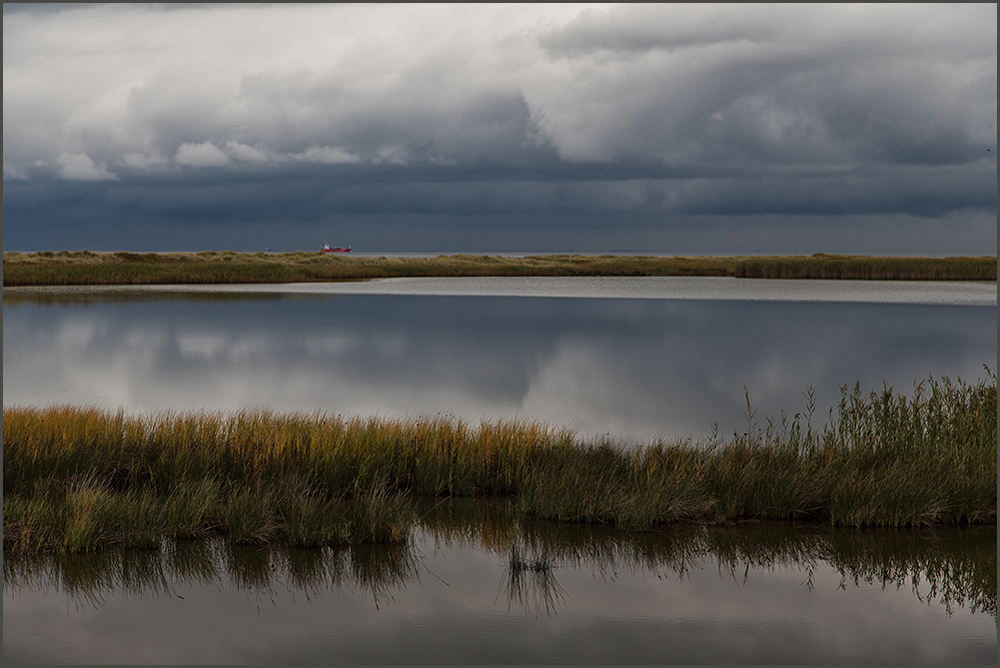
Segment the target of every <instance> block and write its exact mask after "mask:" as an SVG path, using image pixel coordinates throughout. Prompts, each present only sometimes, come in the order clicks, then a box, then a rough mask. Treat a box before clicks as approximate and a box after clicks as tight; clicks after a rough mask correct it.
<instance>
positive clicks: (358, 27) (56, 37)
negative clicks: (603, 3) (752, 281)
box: [4, 5, 996, 253]
mask: <svg viewBox="0 0 1000 668" xmlns="http://www.w3.org/2000/svg"><path fill="white" fill-rule="evenodd" d="M995 146H996V7H995V6H978V7H958V8H954V7H951V6H931V7H926V6H921V7H907V8H902V9H897V8H894V7H870V6H865V7H860V8H858V7H849V8H840V7H805V6H797V7H792V8H785V7H770V6H769V7H761V6H750V7H730V6H726V7H716V6H709V7H691V6H687V7H677V6H666V5H643V6H614V7H610V8H597V7H593V8H589V9H584V10H582V11H579V10H576V9H571V8H553V7H549V8H528V9H524V8H522V9H515V8H507V7H495V8H491V9H490V10H489V11H482V10H478V11H472V10H467V9H464V8H461V7H458V6H451V7H446V8H440V7H417V8H412V7H399V6H397V7H382V6H379V7H370V8H369V7H346V6H336V7H330V6H324V7H303V6H297V7H282V6H263V7H237V8H229V7H220V6H211V7H207V8H197V7H195V8H192V7H186V8H180V9H175V10H172V11H170V12H164V11H163V10H161V9H160V8H158V7H157V6H145V7H114V6H91V7H84V8H81V9H78V10H73V11H55V12H33V11H8V10H7V9H6V7H5V21H4V180H5V188H6V190H7V193H6V194H7V196H6V197H5V198H4V214H5V218H7V222H8V235H7V237H6V242H5V247H6V248H15V247H20V248H24V249H30V248H35V247H48V246H49V245H51V239H52V238H53V237H54V238H63V239H65V240H66V241H65V244H69V239H68V238H67V237H65V234H66V230H67V229H72V230H75V233H74V234H73V235H71V237H72V238H78V239H81V240H82V243H83V244H84V245H86V246H91V247H95V248H96V247H97V246H99V245H100V244H103V243H108V242H110V241H113V240H115V239H123V238H135V239H137V240H142V239H146V240H147V242H148V245H149V247H158V246H159V245H161V242H154V241H153V239H163V238H171V236H172V235H173V236H176V234H175V233H171V232H170V231H168V230H160V229H159V227H160V226H168V227H169V226H183V227H184V229H185V230H186V233H188V234H190V235H191V236H192V238H195V239H197V238H199V236H200V238H201V239H202V240H203V242H204V243H206V244H208V243H215V241H210V238H211V233H206V234H207V235H208V236H205V235H199V233H197V232H196V231H194V228H195V227H196V226H199V225H202V226H207V227H210V228H212V227H213V226H214V229H222V227H226V228H228V229H231V230H233V231H237V230H238V229H239V226H240V224H245V225H246V226H248V227H246V228H245V229H246V230H249V229H251V228H253V229H258V228H260V229H261V230H263V229H266V227H267V226H268V225H274V226H277V227H280V228H282V229H284V228H288V229H294V228H297V232H296V233H295V234H293V236H297V237H298V238H302V239H305V238H307V237H308V236H309V235H311V234H312V233H313V232H312V230H313V229H314V228H315V227H316V226H324V225H326V226H329V225H334V226H336V225H344V226H346V225H347V223H346V222H343V221H347V220H353V221H365V224H364V226H365V227H366V228H372V227H376V228H378V229H381V230H384V231H385V232H384V235H382V236H381V237H380V239H381V241H380V240H379V239H375V240H373V242H374V243H383V244H384V243H386V241H385V239H394V240H401V239H404V238H421V235H420V234H419V233H418V232H417V231H416V230H417V228H419V227H420V226H425V227H424V232H425V234H424V235H423V238H425V239H431V238H433V236H434V234H438V233H441V231H442V230H444V229H448V228H452V227H455V226H457V227H458V228H460V229H461V230H462V231H463V232H462V234H460V235H453V236H451V237H449V239H450V240H455V239H458V238H459V237H461V238H463V239H466V242H467V243H472V244H473V245H474V246H477V250H483V249H484V248H483V244H486V243H487V239H493V240H495V239H497V238H500V239H505V238H506V239H517V240H518V241H519V242H522V243H527V244H528V246H531V245H532V243H531V239H534V240H535V241H534V243H535V244H544V243H551V244H555V247H554V248H553V250H557V249H559V248H563V247H567V246H569V245H574V243H575V242H580V240H581V239H583V237H584V236H587V235H578V236H577V237H574V236H573V228H574V225H573V224H567V221H569V220H576V221H577V222H576V224H575V227H576V229H577V230H578V231H579V232H581V233H582V232H583V231H587V232H588V235H589V234H590V232H593V231H594V230H596V229H599V228H601V227H602V226H603V227H604V228H605V229H606V230H607V235H610V236H612V237H614V238H622V237H632V238H634V239H635V240H636V242H637V243H639V240H640V239H647V240H649V239H651V238H669V237H670V236H671V235H673V234H676V233H678V232H679V230H681V229H683V228H684V227H685V225H693V224H694V223H693V222H692V221H697V220H702V221H704V220H707V219H709V218H713V219H719V220H723V219H726V218H728V217H737V218H739V217H742V218H743V221H744V223H745V224H743V225H742V227H744V228H745V227H746V226H747V225H750V226H755V225H761V224H763V223H761V220H762V218H761V217H762V216H763V217H764V218H767V217H770V220H772V221H776V222H775V225H777V227H774V228H773V229H772V228H771V227H768V226H767V225H765V226H764V227H756V228H754V229H757V230H759V237H760V238H759V243H757V242H755V243H753V244H752V245H753V246H754V247H756V246H758V245H763V246H765V247H766V246H768V244H770V243H773V241H772V240H769V239H770V236H769V235H770V234H771V233H772V232H773V231H774V230H777V229H786V228H787V227H788V221H789V220H795V221H796V222H795V223H794V225H796V226H798V227H797V228H795V229H797V230H799V231H803V232H804V231H808V230H816V229H822V225H819V224H818V223H817V222H816V221H818V220H823V221H824V222H823V225H834V226H837V225H845V226H848V227H851V228H852V229H857V230H859V235H860V236H859V237H858V239H857V242H858V243H857V245H858V248H857V249H855V250H856V251H858V252H862V251H864V250H866V249H867V250H868V251H869V252H914V251H913V250H912V243H911V242H910V241H909V240H907V241H905V242H904V241H903V240H900V241H899V243H898V244H897V245H895V246H894V245H893V243H891V242H887V241H886V240H885V239H882V238H881V237H880V233H878V232H876V230H875V229H873V228H870V227H869V228H868V232H867V233H866V232H865V231H864V230H865V227H866V225H869V223H870V221H871V220H872V217H873V216H895V217H896V218H895V220H897V221H898V220H901V219H909V220H913V221H918V220H919V221H925V222H926V225H931V226H933V223H932V222H931V221H934V220H939V221H940V220H952V221H955V220H961V221H964V222H963V223H962V225H966V226H970V227H968V229H966V230H965V231H964V232H962V233H961V235H960V238H959V239H956V240H955V241H954V243H950V244H949V247H954V248H967V249H968V250H967V251H966V252H972V248H973V247H979V246H981V245H982V243H983V239H984V237H983V234H982V233H981V232H980V231H979V230H980V229H981V228H982V227H983V222H984V221H988V220H990V219H992V220H993V221H994V225H993V230H992V239H993V241H992V245H993V246H994V247H995V244H996V241H995V237H996V229H995V217H996V159H995ZM459 221H460V222H459ZM750 221H756V222H753V223H751V222H750ZM778 221H780V222H778ZM810 221H811V222H810ZM866 221H868V222H866ZM355 224H357V223H355ZM497 225H500V226H501V227H500V228H499V229H498V228H496V226H497ZM920 225H921V227H926V225H925V224H924V223H921V224H920ZM109 226H110V227H109ZM111 227H115V228H122V229H130V228H132V227H135V228H137V229H134V230H131V231H130V232H129V233H128V234H126V235H125V237H123V236H122V235H121V234H115V235H110V233H109V231H108V230H109V229H110V228H111ZM959 227H961V225H960V226H959ZM178 229H179V228H178ZM476 229H478V230H479V231H480V232H481V235H482V236H481V237H479V240H480V241H479V242H478V243H477V242H476V241H475V240H476V238H477V237H476V236H475V234H474V232H473V230H476ZM528 229H533V230H534V236H533V237H532V236H531V235H530V234H528V233H527V232H526V230H528ZM713 229H714V228H712V225H709V227H707V228H705V230H704V238H703V241H704V243H703V244H702V245H703V246H705V247H708V248H710V247H711V246H712V241H713V240H716V239H717V238H718V237H717V236H713V235H716V234H717V230H716V231H712V230H713ZM768 230H771V232H769V231H768ZM505 234H506V235H507V236H506V237H505V236H504V235H505ZM692 234H694V233H693V232H692ZM866 234H868V236H867V241H866V236H865V235H866ZM932 236H933V235H932ZM989 237H990V235H989V234H987V235H986V241H987V242H989ZM876 238H879V239H880V240H879V241H877V242H876ZM543 240H545V241H544V242H543ZM593 240H594V242H596V237H593ZM439 241H440V243H442V244H445V245H447V243H449V241H447V240H444V239H439ZM820 241H821V237H816V243H820ZM866 243H867V244H868V246H866ZM886 244H887V245H886ZM963 244H964V245H963ZM56 245H60V244H56ZM430 245H432V246H433V244H430ZM779 245H780V244H779ZM904 246H905V247H907V248H910V249H911V250H903V249H904ZM394 249H395V250H406V248H402V247H396V248H394ZM504 249H506V247H505V248H504ZM386 250H389V249H388V248H386ZM496 250H502V249H501V248H496ZM745 250H746V251H750V250H752V249H751V248H746V249H745ZM803 250H829V249H828V248H826V247H824V248H814V249H803ZM935 250H936V247H935V246H933V245H928V246H927V248H926V249H925V251H924V252H929V253H933V252H934V251H935Z"/></svg>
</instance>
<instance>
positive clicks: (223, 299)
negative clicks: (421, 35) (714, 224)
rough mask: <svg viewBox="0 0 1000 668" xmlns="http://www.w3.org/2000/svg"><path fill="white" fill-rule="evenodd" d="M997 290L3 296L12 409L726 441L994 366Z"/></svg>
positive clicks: (895, 286) (648, 283)
mask: <svg viewBox="0 0 1000 668" xmlns="http://www.w3.org/2000/svg"><path fill="white" fill-rule="evenodd" d="M996 323H997V320H996V284H995V283H946V282H937V283H921V282H876V281H867V282H865V281H778V280H774V281H771V280H747V279H743V280H737V279H725V278H722V279H713V278H697V279H691V278H635V279H631V278H613V279H608V278H603V279H600V278H599V279H589V278H586V279H585V278H579V279H564V278H553V279H537V278H532V279H528V278H512V279H392V280H385V281H367V282H357V283H319V284H297V285H262V286H204V287H200V288H198V287H196V288H192V287H173V288H163V287H154V288H146V289H134V288H129V289H122V288H107V289H62V290H51V289H46V290H41V289H35V290H5V291H4V403H5V404H15V403H16V404H32V405H45V404H50V403H73V404H89V405H97V406H103V407H107V408H110V409H118V408H119V407H124V408H126V409H129V410H134V411H156V410H186V409H199V408H208V409H222V410H232V409H238V408H249V407H258V406H262V407H270V408H273V409H276V410H282V411H292V410H307V411H312V410H323V411H329V412H334V413H341V414H344V415H357V414H377V415H392V416H414V417H416V416H426V415H436V414H439V413H446V414H453V415H455V416H457V417H459V418H463V419H467V420H470V421H472V422H474V423H475V422H478V421H479V420H480V419H484V418H485V419H495V418H501V417H514V416H519V417H526V418H529V419H540V420H545V421H549V422H554V423H559V424H562V425H565V426H569V427H571V428H574V429H576V430H577V431H578V433H579V434H581V436H584V437H594V436H603V435H610V436H611V437H613V438H620V439H627V440H645V439H650V438H654V437H656V436H665V437H668V438H672V437H679V438H686V437H691V438H694V439H698V438H702V437H704V436H707V435H708V434H709V433H710V432H711V429H712V424H713V422H716V421H717V422H719V428H720V432H721V433H722V434H723V435H725V434H729V433H732V432H733V431H737V430H742V431H745V429H746V397H745V394H744V389H746V391H747V392H748V393H749V396H750V400H751V402H752V404H753V408H755V409H756V410H757V416H758V419H762V418H763V416H764V415H765V414H766V415H769V416H771V417H772V418H775V419H778V418H780V414H781V411H785V412H786V413H787V414H788V415H789V416H792V415H794V414H795V413H797V412H803V411H804V410H805V408H806V398H805V396H804V393H805V392H806V391H807V390H808V389H809V387H810V386H812V387H813V388H814V390H815V406H816V412H815V416H814V421H817V422H824V421H825V420H826V419H827V416H828V415H827V413H828V410H829V409H830V408H831V407H833V406H834V405H835V404H836V402H837V400H838V399H839V397H840V387H841V386H845V385H846V386H851V387H853V385H854V383H855V382H860V383H861V386H862V389H864V390H870V389H879V388H881V386H882V382H883V381H886V382H888V383H889V384H890V385H893V386H894V387H895V388H896V389H897V390H901V391H904V392H909V391H910V390H911V389H912V387H913V383H914V382H915V381H918V380H921V379H923V378H926V377H927V376H928V375H934V376H935V377H938V378H940V377H942V376H950V377H952V378H955V377H961V378H963V379H965V380H968V381H975V380H976V379H978V378H980V377H983V376H984V373H985V372H984V369H983V365H984V364H986V365H989V367H990V368H992V369H995V368H996V357H997V352H996V351H997V343H996V337H997V327H996Z"/></svg>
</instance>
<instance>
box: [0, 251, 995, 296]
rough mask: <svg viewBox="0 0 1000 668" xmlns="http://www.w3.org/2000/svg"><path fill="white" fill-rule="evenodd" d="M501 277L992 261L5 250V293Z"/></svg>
mask: <svg viewBox="0 0 1000 668" xmlns="http://www.w3.org/2000/svg"><path fill="white" fill-rule="evenodd" d="M495 276H522V277H539V276H560V277H574V276H690V277H693V276H719V277H735V278H784V279H804V280H805V279H849V280H875V281H898V280H923V281H996V280H997V258H996V256H982V257H945V258H929V257H888V256H867V255H826V254H822V253H817V254H814V255H811V256H791V255H788V256H687V257H686V256H673V257H668V256H642V255H625V256H622V255H528V256H520V257H512V256H503V255H468V254H458V255H439V256H436V257H387V256H381V257H360V256H353V257H352V256H350V255H348V254H336V255H327V254H325V253H322V252H319V251H317V252H305V251H300V252H293V253H263V252H260V253H237V252H232V251H223V252H215V251H202V252H198V253H162V254H160V253H145V254H140V253H129V252H124V251H118V252H114V253H93V252H90V251H73V252H71V251H59V252H52V251H40V252H37V253H20V252H17V251H6V252H4V257H3V277H4V278H3V284H4V287H27V286H57V285H67V286H68V285H167V284H175V285H176V284H180V285H197V284H254V283H258V284H262V283H308V282H333V281H355V280H365V279H372V278H409V277H455V278H457V277H495Z"/></svg>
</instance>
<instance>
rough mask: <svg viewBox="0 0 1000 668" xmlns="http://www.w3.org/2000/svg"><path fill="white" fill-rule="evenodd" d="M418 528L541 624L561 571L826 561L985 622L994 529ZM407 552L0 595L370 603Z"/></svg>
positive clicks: (213, 543) (109, 559)
mask: <svg viewBox="0 0 1000 668" xmlns="http://www.w3.org/2000/svg"><path fill="white" fill-rule="evenodd" d="M418 524H419V528H418V531H419V532H421V534H422V535H423V536H424V537H425V538H427V539H428V540H432V541H433V542H434V543H435V544H438V545H441V546H452V547H462V548H463V549H471V550H478V551H482V552H486V553H488V554H492V555H494V556H495V557H496V558H497V560H496V564H497V592H498V595H497V601H496V603H497V604H502V602H503V601H504V599H505V602H506V607H507V608H508V610H509V609H512V608H523V609H524V610H525V611H526V612H529V613H530V612H533V613H534V614H539V613H545V614H547V615H552V614H555V613H557V612H558V611H559V610H560V609H565V608H570V607H572V597H571V596H570V594H569V593H568V592H567V591H566V590H565V589H564V588H563V587H562V585H561V584H560V583H559V580H558V575H559V572H560V570H562V569H577V570H590V571H591V572H593V573H594V574H595V575H598V576H600V577H601V578H603V579H606V580H613V579H615V578H616V577H617V575H618V573H620V572H622V571H631V572H636V571H638V572H646V573H652V574H655V575H657V576H659V577H662V578H673V579H684V578H685V576H686V574H687V573H688V572H689V571H690V570H692V569H706V568H711V567H714V568H717V569H718V571H719V574H720V577H724V578H726V579H728V580H731V581H733V582H735V583H736V584H738V585H740V586H743V585H745V584H746V579H747V576H748V574H749V572H750V571H751V570H761V569H763V570H776V569H797V570H801V571H804V572H805V573H807V579H806V580H805V581H804V582H803V586H804V587H806V588H811V586H812V576H811V574H812V572H813V571H814V569H815V568H816V567H817V566H819V565H823V564H828V565H829V566H830V567H831V568H832V569H833V570H834V571H836V572H837V573H838V574H839V575H840V578H841V587H842V588H848V587H858V586H862V584H866V585H875V586H879V587H881V588H884V589H899V588H910V589H911V590H912V593H913V594H914V595H915V596H916V597H917V598H919V599H920V600H923V601H926V602H927V603H928V604H930V603H932V602H937V603H939V604H942V605H944V606H945V607H946V609H947V610H948V612H949V613H951V612H952V611H954V610H956V609H959V608H963V609H966V610H968V611H969V612H978V613H987V614H989V615H991V616H992V617H993V618H994V620H996V608H997V580H996V568H997V561H996V549H995V548H996V528H995V527H992V526H985V527H967V528H917V529H897V530H884V529H883V530H868V529H847V528H834V527H830V526H820V525H797V524H788V523H784V522H759V523H740V524H738V525H735V526H709V525H672V526H668V527H664V528H663V529H662V530H658V531H651V532H643V533H638V532H623V531H619V530H615V529H614V528H611V527H602V526H586V525H574V524H559V523H553V522H546V521H542V520H539V519H537V518H532V517H530V516H524V515H522V514H520V513H518V512H517V510H516V506H515V505H514V504H513V503H510V502H509V501H506V500H499V501H494V500H479V499H453V500H448V501H443V502H438V503H436V504H435V505H433V506H431V507H428V508H424V509H423V512H422V519H421V520H420V521H419V523H418ZM423 564H424V556H423V555H422V554H421V552H420V548H419V547H418V546H417V543H416V542H412V541H411V542H409V543H405V544H391V545H354V546H350V547H324V548H318V549H316V548H314V549H308V548H297V547H291V546H288V545H287V544H276V545H266V546H244V545H236V544H233V543H231V542H226V541H223V540H219V539H208V540H195V541H165V542H164V544H163V547H162V548H161V549H159V550H125V549H109V550H105V551H103V552H100V553H96V554H58V553H33V554H31V553H28V554H13V553H8V554H5V555H4V586H5V587H8V588H10V590H12V591H13V592H15V593H16V592H17V590H19V589H29V590H47V589H53V588H54V589H60V590H63V591H65V592H66V594H67V595H68V596H69V597H70V598H71V599H73V600H75V601H76V602H77V604H78V605H87V604H90V605H96V606H99V605H101V603H102V601H103V600H104V598H105V597H107V596H116V597H120V596H125V597H139V598H141V597H147V596H173V595H176V594H175V593H174V592H175V590H176V589H178V588H180V587H182V586H206V585H208V586H228V587H229V588H232V589H235V590H242V591H248V592H252V593H255V594H256V595H257V596H258V597H265V596H267V595H268V594H269V592H274V591H275V590H276V588H279V587H280V588H286V589H289V590H292V591H299V592H302V593H304V594H305V595H306V597H307V598H311V597H317V596H322V595H324V594H327V593H329V592H336V591H338V590H341V589H345V588H346V589H350V590H352V591H355V592H363V593H365V594H367V595H370V596H371V597H372V599H373V600H374V602H375V604H376V606H378V605H383V604H385V605H388V604H391V602H392V600H393V594H394V593H395V592H398V591H401V590H402V589H404V588H406V587H407V586H408V585H410V584H412V583H417V582H419V580H420V575H421V572H422V569H423Z"/></svg>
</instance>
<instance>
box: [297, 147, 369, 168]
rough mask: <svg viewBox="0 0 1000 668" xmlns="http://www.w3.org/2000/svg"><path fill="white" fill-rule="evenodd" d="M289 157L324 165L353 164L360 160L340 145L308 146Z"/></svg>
mask: <svg viewBox="0 0 1000 668" xmlns="http://www.w3.org/2000/svg"><path fill="white" fill-rule="evenodd" d="M290 157H291V159H292V160H297V161H301V162H316V163H321V164H324V165H343V164H353V163H357V162H360V161H361V158H359V157H358V156H356V155H354V154H352V153H351V152H350V151H348V150H347V149H345V148H343V147H341V146H310V147H309V148H307V149H306V150H305V151H303V152H302V153H298V154H295V155H292V156H290Z"/></svg>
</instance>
